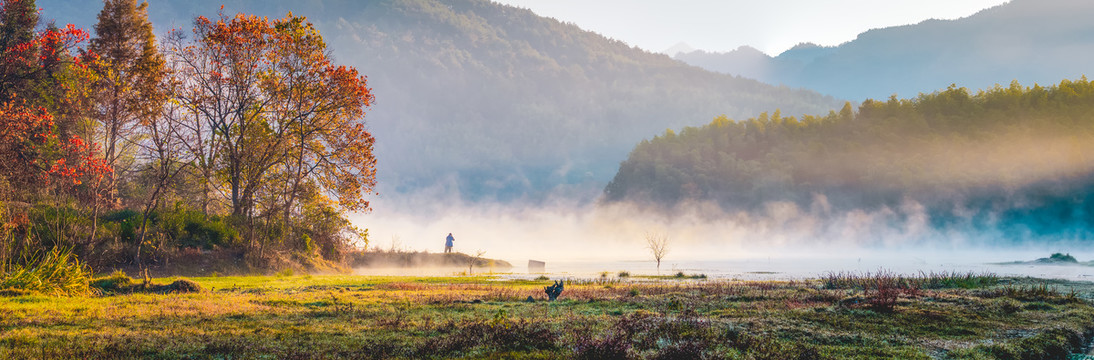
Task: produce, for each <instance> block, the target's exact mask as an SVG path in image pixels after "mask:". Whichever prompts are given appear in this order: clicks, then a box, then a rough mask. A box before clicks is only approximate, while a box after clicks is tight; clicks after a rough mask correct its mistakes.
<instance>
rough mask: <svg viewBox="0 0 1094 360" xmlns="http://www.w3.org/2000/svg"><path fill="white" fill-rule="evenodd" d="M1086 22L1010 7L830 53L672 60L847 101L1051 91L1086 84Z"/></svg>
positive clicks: (698, 55)
mask: <svg viewBox="0 0 1094 360" xmlns="http://www.w3.org/2000/svg"><path fill="white" fill-rule="evenodd" d="M1092 18H1094V2H1090V1H1073V0H1014V1H1011V2H1009V3H1006V4H1003V5H999V6H996V7H993V8H990V9H986V10H983V11H981V12H979V13H977V14H975V15H972V16H969V17H966V18H963V19H957V20H927V21H924V22H922V23H919V24H915V25H907V26H898V27H890V28H884V29H875V30H870V31H867V32H864V33H862V34H860V35H859V36H858V38H857V39H855V40H853V41H850V42H847V43H844V44H842V45H839V46H837V47H820V46H816V45H813V44H802V45H799V46H797V47H795V48H793V49H790V50H787V51H786V52H783V53H782V54H779V55H778V56H776V57H770V56H767V55H765V54H762V53H759V52H758V51H755V50H751V51H749V49H748V48H744V49H738V50H736V51H732V52H728V53H706V52H702V51H697V52H692V53H686V54H680V55H678V56H677V57H676V58H677V59H679V60H682V61H684V62H687V63H689V64H693V65H696V66H701V67H704V68H706V69H710V70H713V71H719V72H723V73H727V74H736V75H740V76H744V77H748V78H754V79H759V80H761V81H764V82H767V83H771V84H786V85H788V86H792V87H805V88H809V89H814V90H817V91H820V92H822V93H825V94H832V95H834V96H838V97H842V98H847V99H852V100H862V99H866V98H873V99H885V98H888V97H889V96H890V95H893V94H898V95H899V96H901V97H912V96H915V95H916V94H918V93H920V92H931V91H934V90H936V89H940V88H944V87H946V86H948V85H950V84H957V86H960V87H968V88H972V89H983V88H988V87H991V86H992V85H994V84H1004V85H1005V84H1007V83H1009V82H1010V81H1011V80H1018V81H1020V82H1021V83H1023V84H1033V83H1041V84H1051V83H1055V82H1057V81H1059V80H1060V79H1065V78H1077V77H1079V76H1082V75H1089V74H1094V64H1091V62H1090V61H1089V60H1088V59H1090V57H1091V56H1094V22H1091V21H1090V19H1092Z"/></svg>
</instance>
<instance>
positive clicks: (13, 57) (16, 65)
mask: <svg viewBox="0 0 1094 360" xmlns="http://www.w3.org/2000/svg"><path fill="white" fill-rule="evenodd" d="M36 26H38V9H37V8H36V7H35V6H34V0H2V1H0V50H3V60H4V61H0V96H2V97H3V100H11V99H12V98H14V97H15V96H17V95H19V94H20V93H21V92H24V91H27V90H28V89H29V88H30V87H31V83H32V82H33V78H32V75H33V74H34V73H36V72H37V71H38V66H37V57H36V56H35V55H36V53H35V52H36V50H37V46H36V42H35V40H36V38H37V34H35V31H34V28H35V27H36Z"/></svg>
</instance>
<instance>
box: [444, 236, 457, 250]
mask: <svg viewBox="0 0 1094 360" xmlns="http://www.w3.org/2000/svg"><path fill="white" fill-rule="evenodd" d="M453 241H456V238H454V237H452V233H448V237H447V238H445V239H444V252H446V253H450V252H452V242H453Z"/></svg>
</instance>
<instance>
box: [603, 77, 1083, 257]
mask: <svg viewBox="0 0 1094 360" xmlns="http://www.w3.org/2000/svg"><path fill="white" fill-rule="evenodd" d="M1092 153H1094V82H1090V81H1087V80H1086V79H1085V78H1084V79H1081V80H1078V81H1066V80H1065V81H1063V82H1061V83H1060V84H1059V85H1057V86H1053V87H1049V88H1042V87H1037V86H1035V87H1032V88H1024V87H1022V86H1020V85H1018V84H1017V83H1013V84H1011V86H1010V87H1007V88H1003V87H997V88H993V89H991V90H988V91H983V92H979V93H976V94H971V93H969V92H968V91H967V90H966V89H964V88H949V89H947V90H944V91H940V92H936V93H932V94H928V95H921V96H920V97H918V98H916V99H911V100H898V99H895V98H892V99H890V100H889V101H887V102H879V101H866V102H864V103H863V104H862V106H861V107H859V109H858V112H857V114H856V113H855V112H853V111H852V109H851V107H850V106H848V107H845V108H844V109H843V110H842V111H841V112H840V113H830V114H829V115H827V116H823V117H817V116H806V117H804V118H802V119H797V118H784V117H782V116H781V115H780V114H778V113H775V114H773V115H768V114H766V113H764V114H762V115H761V116H759V117H758V118H752V119H749V120H747V121H740V122H734V121H730V120H729V119H726V118H720V119H716V120H715V121H714V122H712V123H711V124H708V125H706V126H704V127H701V128H690V127H689V128H684V129H683V130H682V131H681V132H680V133H679V134H677V133H675V132H672V131H669V132H666V133H665V134H664V135H662V136H658V137H655V138H654V139H653V140H651V141H643V142H642V143H641V144H639V145H638V146H637V147H635V149H634V151H632V152H631V155H630V157H629V158H628V159H627V161H625V162H624V163H623V164H622V165H621V166H620V169H619V173H618V174H616V176H615V179H614V180H612V182H611V183H610V184H609V185H608V186H607V188H606V189H605V193H606V198H607V200H608V201H630V202H639V203H650V204H654V205H656V207H657V208H660V209H671V208H672V207H673V205H674V204H679V203H681V202H688V201H707V200H713V201H715V202H717V203H718V204H719V205H721V206H722V207H723V208H725V209H728V210H731V211H744V212H748V213H756V214H763V213H765V212H770V211H771V210H772V206H781V207H782V208H784V209H785V208H786V206H790V207H792V208H794V209H797V210H794V211H800V213H798V214H799V215H803V216H804V215H808V216H813V217H818V218H827V217H830V216H842V215H843V214H848V213H856V212H857V213H858V214H867V213H879V214H883V215H884V216H886V217H891V218H893V220H894V221H898V222H906V221H913V220H916V219H920V218H921V217H925V218H922V219H921V220H922V221H923V224H922V225H924V226H932V227H935V228H950V227H953V226H971V227H973V228H975V229H981V230H983V229H1005V230H1007V231H1004V233H1005V236H1008V237H1011V236H1014V237H1022V236H1026V235H1052V236H1060V237H1064V238H1071V239H1075V238H1080V239H1088V238H1090V237H1091V236H1094V157H1092V156H1090V154H1092Z"/></svg>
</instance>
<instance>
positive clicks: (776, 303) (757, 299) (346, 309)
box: [0, 273, 1094, 359]
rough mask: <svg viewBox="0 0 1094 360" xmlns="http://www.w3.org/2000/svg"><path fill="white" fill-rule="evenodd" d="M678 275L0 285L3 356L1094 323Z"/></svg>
mask: <svg viewBox="0 0 1094 360" xmlns="http://www.w3.org/2000/svg"><path fill="white" fill-rule="evenodd" d="M669 277H670V278H669V279H659V280H657V281H623V282H620V281H612V282H605V281H596V279H592V280H587V281H568V282H567V283H566V290H565V291H563V293H562V295H561V297H560V298H559V300H557V301H553V302H547V301H545V300H544V299H545V297H546V296H545V294H544V293H543V285H544V284H545V283H547V281H535V280H519V281H506V280H500V281H499V279H496V278H491V277H371V276H370V277H364V276H336V275H331V276H319V275H314V276H299V275H293V276H253V277H237V276H219V277H205V278H194V279H193V281H194V282H195V283H197V284H198V285H200V286H201V287H202V288H204V289H206V291H203V292H197V293H179V292H174V293H168V294H159V293H146V292H126V291H125V290H124V289H127V288H132V287H134V286H142V284H144V283H145V280H143V279H142V280H133V279H130V278H128V277H127V276H125V275H124V274H120V273H115V274H111V275H108V276H104V277H101V278H97V279H95V280H94V281H93V283H94V284H95V286H98V287H100V288H101V289H104V290H103V293H104V295H103V296H83V297H49V296H42V295H19V296H10V297H0V312H2V313H4V314H5V315H6V316H4V317H2V318H0V358H25V357H33V358H40V357H47V358H63V357H72V358H104V357H105V358H166V359H175V358H178V359H181V358H330V359H359V358H405V359H443V358H611V357H623V358H633V359H666V358H668V359H673V358H675V359H680V358H687V359H691V358H726V359H735V358H754V359H784V358H809V359H872V358H884V359H888V358H900V359H929V358H937V357H938V356H943V357H947V358H973V359H992V358H1046V357H1047V358H1054V357H1057V356H1058V355H1059V354H1063V353H1067V354H1070V353H1071V352H1075V351H1078V350H1079V349H1080V348H1081V347H1082V345H1083V341H1080V340H1081V339H1088V338H1090V336H1088V335H1089V334H1090V331H1091V329H1090V328H1091V326H1092V325H1091V324H1094V308H1092V306H1091V304H1090V303H1089V302H1088V301H1086V300H1082V299H1084V298H1087V297H1088V295H1089V294H1090V293H1091V288H1092V287H1094V285H1090V284H1081V283H1053V284H1052V286H1050V287H1047V288H1045V289H1042V288H1041V286H1040V285H1037V284H1036V283H1032V282H1028V281H1026V280H1011V279H1006V284H1003V285H993V286H983V287H978V288H973V289H964V288H943V289H929V290H922V291H919V292H904V291H902V292H898V293H897V294H896V297H895V299H894V300H893V305H892V307H891V308H889V309H879V308H877V307H875V306H873V305H872V304H871V300H870V299H871V298H872V297H874V296H876V290H873V289H855V288H843V289H830V288H828V287H827V286H826V285H825V282H824V281H823V280H818V281H726V280H712V279H708V280H706V281H678V280H677V279H675V278H672V276H671V275H670V276H669ZM175 280H177V279H172V278H162V279H150V280H149V282H151V283H153V284H168V283H171V282H172V281H175ZM1031 284H1032V285H1031ZM1057 286H1060V287H1063V286H1072V287H1070V288H1068V289H1070V291H1074V292H1076V293H1078V294H1079V295H1078V296H1076V297H1075V298H1076V299H1078V300H1071V299H1069V297H1068V294H1069V292H1070V291H1053V290H1054V289H1055V288H1056V287H1057ZM1084 286H1085V287H1084ZM108 288H110V289H115V290H116V291H113V292H112V295H111V294H106V293H107V291H106V290H105V289H108ZM528 297H532V298H533V300H535V301H532V302H528V301H526V300H527V298H528ZM1077 335H1079V336H1077ZM1076 339H1079V340H1076Z"/></svg>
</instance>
